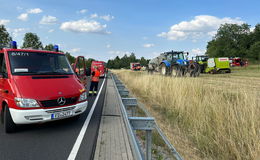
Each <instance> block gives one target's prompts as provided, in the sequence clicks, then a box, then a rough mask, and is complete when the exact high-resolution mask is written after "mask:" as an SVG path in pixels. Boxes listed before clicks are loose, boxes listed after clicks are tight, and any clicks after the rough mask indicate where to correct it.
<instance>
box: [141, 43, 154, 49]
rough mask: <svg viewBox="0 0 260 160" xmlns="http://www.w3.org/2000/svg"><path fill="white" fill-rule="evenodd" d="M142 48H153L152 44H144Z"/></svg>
mask: <svg viewBox="0 0 260 160" xmlns="http://www.w3.org/2000/svg"><path fill="white" fill-rule="evenodd" d="M143 47H144V48H151V47H154V44H152V43H147V44H144V45H143Z"/></svg>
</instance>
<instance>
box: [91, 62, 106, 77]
mask: <svg viewBox="0 0 260 160" xmlns="http://www.w3.org/2000/svg"><path fill="white" fill-rule="evenodd" d="M94 66H96V67H97V68H98V69H99V71H100V77H104V76H105V62H104V61H92V63H91V73H92V72H93V71H94V70H95V69H94Z"/></svg>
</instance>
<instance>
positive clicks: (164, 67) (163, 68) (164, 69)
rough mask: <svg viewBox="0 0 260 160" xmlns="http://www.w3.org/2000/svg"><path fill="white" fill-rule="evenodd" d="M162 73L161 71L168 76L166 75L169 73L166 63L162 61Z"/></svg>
mask: <svg viewBox="0 0 260 160" xmlns="http://www.w3.org/2000/svg"><path fill="white" fill-rule="evenodd" d="M160 73H161V75H163V76H166V75H167V67H166V65H165V64H164V63H162V64H161V65H160Z"/></svg>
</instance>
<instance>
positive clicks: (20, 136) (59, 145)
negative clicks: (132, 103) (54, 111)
mask: <svg viewBox="0 0 260 160" xmlns="http://www.w3.org/2000/svg"><path fill="white" fill-rule="evenodd" d="M102 81H103V80H101V81H100V83H99V87H100V86H101V84H102ZM105 90H106V82H105V84H104V87H103V89H102V91H101V94H100V97H99V99H98V102H97V105H96V108H95V110H94V112H93V115H92V117H91V120H90V123H89V125H88V128H87V130H86V133H85V136H84V138H83V141H82V143H81V146H80V148H79V151H78V153H77V156H76V160H81V159H82V160H83V159H84V160H89V159H93V156H94V151H95V146H96V140H97V135H98V129H99V124H100V118H101V114H102V108H103V103H104V98H105V93H106V92H105ZM95 98H96V97H94V96H93V97H88V108H87V110H86V111H85V112H84V113H83V114H82V115H81V116H80V118H79V119H75V118H74V119H73V118H71V119H65V120H59V121H54V122H49V123H44V124H33V125H23V126H19V129H18V131H17V132H16V133H12V134H6V133H4V130H3V125H2V124H0V160H36V159H37V160H65V159H67V158H68V157H69V155H70V152H71V150H72V148H73V145H74V143H75V141H76V139H77V137H78V135H79V132H80V130H81V128H82V126H83V124H84V122H85V120H86V118H87V116H88V114H89V112H90V110H91V107H92V104H93V102H94V100H95Z"/></svg>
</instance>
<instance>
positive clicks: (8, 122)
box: [4, 105, 16, 133]
mask: <svg viewBox="0 0 260 160" xmlns="http://www.w3.org/2000/svg"><path fill="white" fill-rule="evenodd" d="M4 130H5V132H6V133H12V132H14V131H15V130H16V125H15V123H14V121H13V119H12V116H11V114H10V110H9V107H8V105H6V106H5V109H4Z"/></svg>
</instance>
